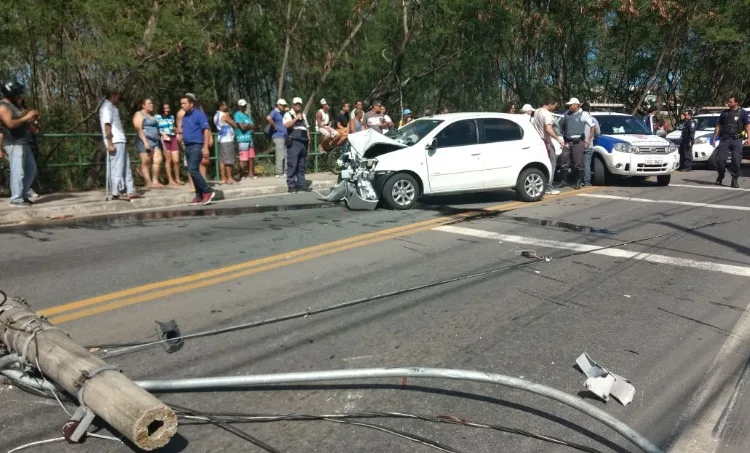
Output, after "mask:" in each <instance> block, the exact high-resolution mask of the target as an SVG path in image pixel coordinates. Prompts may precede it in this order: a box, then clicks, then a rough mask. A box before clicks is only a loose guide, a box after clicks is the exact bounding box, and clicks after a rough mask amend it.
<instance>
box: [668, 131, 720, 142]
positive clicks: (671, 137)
mask: <svg viewBox="0 0 750 453" xmlns="http://www.w3.org/2000/svg"><path fill="white" fill-rule="evenodd" d="M713 133H714V130H713V129H711V130H700V131H695V137H696V138H698V137H702V136H704V135H709V134H713ZM681 138H682V131H681V130H677V131H674V132H670V133H669V134H667V140H679V139H681Z"/></svg>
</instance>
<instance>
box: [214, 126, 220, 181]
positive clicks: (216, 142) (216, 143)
mask: <svg viewBox="0 0 750 453" xmlns="http://www.w3.org/2000/svg"><path fill="white" fill-rule="evenodd" d="M214 159H216V161H215V162H216V175H214V178H216V179H217V180H220V179H221V162H219V134H216V137H214Z"/></svg>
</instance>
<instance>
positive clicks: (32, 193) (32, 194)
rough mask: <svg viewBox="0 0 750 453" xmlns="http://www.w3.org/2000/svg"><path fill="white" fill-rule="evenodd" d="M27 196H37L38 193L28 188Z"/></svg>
mask: <svg viewBox="0 0 750 453" xmlns="http://www.w3.org/2000/svg"><path fill="white" fill-rule="evenodd" d="M29 198H39V194H38V193H36V192H34V191H33V190H32V189H29Z"/></svg>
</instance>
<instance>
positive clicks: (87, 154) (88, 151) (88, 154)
mask: <svg viewBox="0 0 750 453" xmlns="http://www.w3.org/2000/svg"><path fill="white" fill-rule="evenodd" d="M127 135H128V139H129V142H128V152H130V153H131V157H132V156H133V153H132V151H134V150H135V137H136V135H135V134H127ZM213 135H214V146H213V152H212V153H211V157H210V159H211V161H213V164H214V171H215V172H216V175H220V174H221V173H220V168H219V166H220V162H219V159H218V156H219V141H218V138H217V134H213ZM310 135H311V137H312V140H311V146H312V150H311V152H308V156H310V157H312V159H311V160H312V161H311V162H310V164H312V171H313V172H316V173H317V172H318V171H319V170H320V162H319V157H320V156H321V155H322V154H323V153H320V152H318V139H319V135H320V134H319V133H318V132H311V133H310ZM55 139H59V140H61V141H63V142H64V141H68V140H74V141H75V143H74V151H75V159H74V161H72V162H59V161H52V162H44V155H45V153H44V151H47V152H50V151H52V150H53V149H57V148H58V147H59V146H62V143H60V142H57V143H54V144H49V142H47V141H48V140H55ZM37 141H38V143H39V147H40V156H37V160H38V161H37V164H38V165H39V169H40V170H47V169H54V168H77V169H78V172H77V173H78V179H79V180H78V186H79V187H78V188H79V189H82V188H83V186H84V183H85V181H84V170H85V169H86V168H87V167H92V166H96V165H101V163H100V162H93V157H94V155H95V153H96V151H97V149H98V148H99V147H103V146H104V145H103V141H102V136H101V134H92V133H73V134H57V133H45V134H39V135H38V136H37ZM55 141H56V140H55ZM84 141H89V143H87V144H84ZM45 142H47V143H45ZM259 144H260V145H263V146H261V147H260V149H263V153H257V152H258V150H259V146H258V145H259ZM253 145H254V146H255V149H256V153H257V154H256V155H255V159H256V161H255V162H256V164H257V162H258V159H274V154H273V153H270V154H269V153H268V151H269V149H270V148H271V143H270V141H269V140H268V139H267V138H266V136H265V134H263V133H262V132H253ZM136 154H137V153H136ZM131 164H133V165H140V159H138V158H136V159H131ZM102 184H103V182H102Z"/></svg>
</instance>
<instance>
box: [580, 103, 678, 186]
mask: <svg viewBox="0 0 750 453" xmlns="http://www.w3.org/2000/svg"><path fill="white" fill-rule="evenodd" d="M591 115H592V116H593V117H594V118H596V120H597V121H599V126H600V129H601V135H600V136H599V137H597V138H596V139H594V147H593V148H594V156H593V159H592V167H593V175H592V182H593V183H594V184H595V185H605V184H607V183H608V182H609V181H610V180H611V179H612V175H617V176H631V177H648V176H656V180H657V181H658V183H659V185H661V186H667V185H669V182H670V181H671V179H672V173H673V172H674V171H675V170H677V168H678V167H679V165H680V155H679V152H678V147H677V146H676V145H674V144H673V143H671V142H670V141H668V140H666V139H664V138H662V137H659V136H657V135H655V134H653V133H652V132H651V131H650V130H649V128H648V127H646V125H645V124H643V122H642V121H641V120H640V119H638V118H636V117H634V116H633V115H627V114H624V113H614V112H592V113H591Z"/></svg>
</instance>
